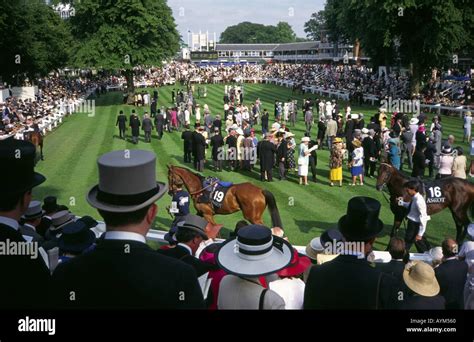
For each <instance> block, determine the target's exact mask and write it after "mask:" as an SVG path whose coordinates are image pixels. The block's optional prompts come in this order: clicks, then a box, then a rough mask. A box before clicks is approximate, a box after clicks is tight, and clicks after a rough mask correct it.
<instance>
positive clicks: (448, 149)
mask: <svg viewBox="0 0 474 342" xmlns="http://www.w3.org/2000/svg"><path fill="white" fill-rule="evenodd" d="M451 153H453V149H452V148H451V146H443V148H442V149H441V154H451Z"/></svg>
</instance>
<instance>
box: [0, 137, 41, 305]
mask: <svg viewBox="0 0 474 342" xmlns="http://www.w3.org/2000/svg"><path fill="white" fill-rule="evenodd" d="M35 155H36V148H35V146H34V145H33V144H31V143H30V142H27V141H21V140H16V139H7V140H3V141H0V164H1V165H2V176H3V177H4V179H7V180H8V182H3V183H2V194H1V196H0V242H1V243H2V244H8V245H10V246H15V247H16V248H22V249H24V250H25V251H26V253H11V254H10V253H9V252H8V250H9V249H8V250H7V249H5V251H4V254H3V255H1V256H0V270H1V272H2V280H3V281H1V282H0V308H1V309H32V308H36V309H38V308H44V307H45V305H46V304H47V300H48V298H47V295H46V294H47V291H48V288H49V282H50V273H49V270H48V268H47V267H46V264H45V263H44V261H43V259H42V257H41V255H40V254H39V253H38V245H37V244H36V243H27V242H26V241H25V239H24V238H23V236H22V234H21V233H20V225H19V223H18V221H19V220H20V218H21V216H22V215H23V214H24V213H25V212H26V211H27V210H28V206H29V204H30V201H31V196H32V189H33V188H34V187H36V186H37V185H39V184H41V183H43V182H44V181H45V180H46V178H45V177H44V176H43V175H41V174H39V173H36V172H34V162H35ZM18 156H20V157H19V158H18ZM32 286H34V292H35V294H34V295H28V294H31V291H32Z"/></svg>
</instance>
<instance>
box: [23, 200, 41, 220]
mask: <svg viewBox="0 0 474 342" xmlns="http://www.w3.org/2000/svg"><path fill="white" fill-rule="evenodd" d="M43 214H44V211H43V210H42V209H41V202H40V201H31V202H30V204H29V205H28V209H27V210H26V212H25V214H24V215H23V216H22V218H23V219H25V220H34V219H37V218H40V217H41V216H43Z"/></svg>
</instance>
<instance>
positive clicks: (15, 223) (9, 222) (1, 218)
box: [0, 216, 20, 230]
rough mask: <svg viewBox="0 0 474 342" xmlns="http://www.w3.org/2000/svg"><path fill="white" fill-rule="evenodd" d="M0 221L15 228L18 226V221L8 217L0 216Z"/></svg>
mask: <svg viewBox="0 0 474 342" xmlns="http://www.w3.org/2000/svg"><path fill="white" fill-rule="evenodd" d="M0 223H2V224H5V225H7V226H9V227H11V228H13V229H15V230H18V229H19V228H20V224H19V223H18V221H16V220H14V219H11V218H9V217H5V216H0Z"/></svg>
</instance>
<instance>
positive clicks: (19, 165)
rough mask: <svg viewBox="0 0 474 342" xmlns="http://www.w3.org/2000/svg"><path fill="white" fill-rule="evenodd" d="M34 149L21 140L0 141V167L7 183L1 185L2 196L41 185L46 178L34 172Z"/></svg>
mask: <svg viewBox="0 0 474 342" xmlns="http://www.w3.org/2000/svg"><path fill="white" fill-rule="evenodd" d="M35 156H36V147H35V146H34V145H33V144H32V143H30V142H28V141H23V140H16V139H6V140H3V141H0V165H2V177H3V179H8V182H3V184H2V194H19V193H21V192H25V191H27V190H30V189H32V188H34V187H35V186H37V185H39V184H41V183H43V182H44V181H45V180H46V178H45V177H44V176H43V175H41V174H39V173H37V172H35V170H34V167H35Z"/></svg>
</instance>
